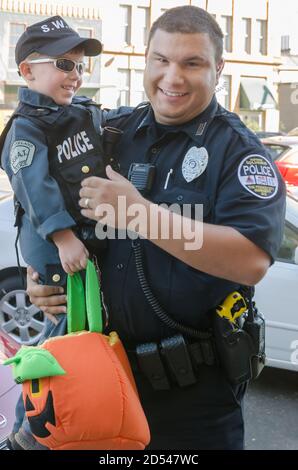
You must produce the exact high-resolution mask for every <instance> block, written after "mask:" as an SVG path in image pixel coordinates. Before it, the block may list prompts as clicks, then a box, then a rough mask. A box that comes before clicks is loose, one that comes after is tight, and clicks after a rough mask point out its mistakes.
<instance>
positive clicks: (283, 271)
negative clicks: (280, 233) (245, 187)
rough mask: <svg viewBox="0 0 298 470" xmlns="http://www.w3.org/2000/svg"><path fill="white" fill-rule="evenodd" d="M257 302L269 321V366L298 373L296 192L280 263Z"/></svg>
mask: <svg viewBox="0 0 298 470" xmlns="http://www.w3.org/2000/svg"><path fill="white" fill-rule="evenodd" d="M296 194H297V193H296ZM255 300H256V305H257V307H258V308H259V310H260V311H261V312H262V313H263V314H264V315H265V319H266V356H267V364H268V365H269V366H272V367H279V368H281V369H289V370H298V194H297V196H296V195H295V194H294V192H292V193H288V197H287V211H286V222H285V230H284V238H283V243H282V246H281V249H280V251H279V256H278V259H277V261H276V262H275V263H274V264H273V266H272V267H271V268H270V269H269V270H268V272H267V274H266V276H265V277H264V278H263V279H262V281H261V282H260V283H259V284H258V285H257V286H256V295H255Z"/></svg>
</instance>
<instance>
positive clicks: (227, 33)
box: [222, 16, 232, 52]
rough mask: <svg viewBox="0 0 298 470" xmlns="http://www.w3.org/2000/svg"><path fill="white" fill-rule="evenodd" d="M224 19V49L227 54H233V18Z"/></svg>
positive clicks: (225, 17) (224, 17) (226, 17)
mask: <svg viewBox="0 0 298 470" xmlns="http://www.w3.org/2000/svg"><path fill="white" fill-rule="evenodd" d="M222 19H223V34H224V49H225V51H226V52H232V17H231V16H222Z"/></svg>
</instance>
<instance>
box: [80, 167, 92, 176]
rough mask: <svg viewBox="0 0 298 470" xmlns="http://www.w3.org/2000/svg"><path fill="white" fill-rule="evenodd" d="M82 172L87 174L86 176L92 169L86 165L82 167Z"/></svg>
mask: <svg viewBox="0 0 298 470" xmlns="http://www.w3.org/2000/svg"><path fill="white" fill-rule="evenodd" d="M81 171H82V173H85V175H86V174H87V173H89V171H90V168H89V166H88V165H84V166H82V168H81Z"/></svg>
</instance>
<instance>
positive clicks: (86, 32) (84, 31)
mask: <svg viewBox="0 0 298 470" xmlns="http://www.w3.org/2000/svg"><path fill="white" fill-rule="evenodd" d="M78 34H79V35H80V36H81V37H82V38H92V37H93V29H90V28H78ZM84 61H85V64H86V69H85V72H87V73H91V72H92V58H91V57H85V59H84Z"/></svg>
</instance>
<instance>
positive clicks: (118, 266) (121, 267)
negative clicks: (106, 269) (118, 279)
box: [117, 263, 124, 271]
mask: <svg viewBox="0 0 298 470" xmlns="http://www.w3.org/2000/svg"><path fill="white" fill-rule="evenodd" d="M123 268H124V265H123V264H122V263H119V264H117V269H119V271H121V269H123Z"/></svg>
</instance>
